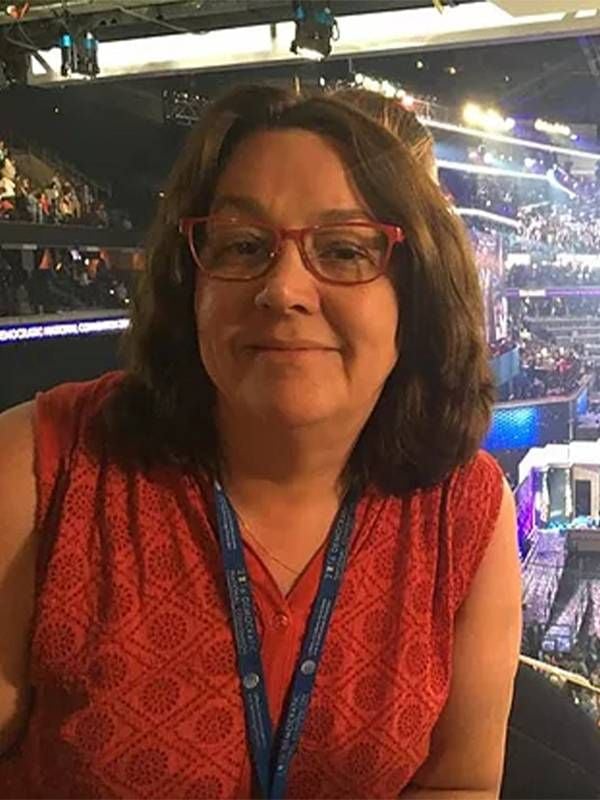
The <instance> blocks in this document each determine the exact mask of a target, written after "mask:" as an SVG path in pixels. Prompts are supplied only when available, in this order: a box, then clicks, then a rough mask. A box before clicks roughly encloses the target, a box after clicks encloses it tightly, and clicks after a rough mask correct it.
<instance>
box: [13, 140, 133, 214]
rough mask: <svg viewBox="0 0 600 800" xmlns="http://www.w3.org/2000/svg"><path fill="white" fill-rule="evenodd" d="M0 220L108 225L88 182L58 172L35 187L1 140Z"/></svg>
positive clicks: (104, 209)
mask: <svg viewBox="0 0 600 800" xmlns="http://www.w3.org/2000/svg"><path fill="white" fill-rule="evenodd" d="M0 220H8V221H13V222H15V221H18V222H32V223H37V224H57V225H68V224H78V225H91V226H94V227H107V226H108V225H109V224H111V219H110V214H109V211H108V209H107V207H106V203H105V202H104V200H102V199H100V198H99V197H97V196H96V195H95V193H94V190H93V189H92V188H91V186H90V185H89V184H88V183H86V182H83V181H81V182H79V183H77V182H76V181H75V180H74V179H71V178H69V177H67V176H65V175H61V174H58V173H57V174H55V175H54V176H53V177H52V178H51V179H50V181H48V182H46V183H45V184H39V183H38V184H37V185H36V184H34V183H33V181H32V180H31V179H30V177H28V176H26V175H23V174H21V173H20V172H19V170H18V167H17V162H16V160H15V158H14V157H13V155H12V153H11V151H10V149H9V147H8V145H7V144H6V142H4V141H3V140H1V139H0ZM120 221H121V224H122V226H123V227H125V228H129V229H130V228H131V227H132V226H131V222H130V221H129V220H128V218H127V217H126V216H123V217H122V219H121V220H120Z"/></svg>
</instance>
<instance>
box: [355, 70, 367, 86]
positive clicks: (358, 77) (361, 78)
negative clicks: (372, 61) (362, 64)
mask: <svg viewBox="0 0 600 800" xmlns="http://www.w3.org/2000/svg"><path fill="white" fill-rule="evenodd" d="M364 79H365V76H364V75H363V74H362V72H357V73H356V75H355V76H354V83H355V84H356V85H357V86H362V83H363V81H364Z"/></svg>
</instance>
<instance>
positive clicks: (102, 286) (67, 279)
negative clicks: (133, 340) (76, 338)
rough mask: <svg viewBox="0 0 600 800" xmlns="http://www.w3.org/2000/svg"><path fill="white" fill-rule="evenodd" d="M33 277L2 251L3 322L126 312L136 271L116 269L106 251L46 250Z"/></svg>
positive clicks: (0, 313) (0, 309)
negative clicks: (63, 314) (92, 312)
mask: <svg viewBox="0 0 600 800" xmlns="http://www.w3.org/2000/svg"><path fill="white" fill-rule="evenodd" d="M39 256H40V257H39V260H38V263H37V267H36V268H35V269H34V270H33V271H31V272H29V273H28V272H27V271H26V270H25V269H24V268H23V267H22V266H21V265H19V264H11V263H10V262H9V260H8V258H7V257H6V256H5V255H3V254H2V252H0V317H2V316H4V317H7V316H9V317H17V316H27V315H29V314H53V313H61V312H68V311H77V310H83V309H93V308H98V309H108V308H111V309H113V308H114V309H116V308H123V309H126V308H127V307H128V306H129V304H130V301H131V296H132V293H133V291H134V288H135V277H136V274H137V273H135V271H133V270H129V269H126V270H125V269H115V268H113V267H112V266H111V264H110V261H109V260H108V259H107V258H106V257H105V255H104V254H103V252H102V251H100V252H98V253H94V254H89V256H88V255H86V256H85V257H84V256H83V254H81V253H80V252H79V251H77V250H66V249H60V250H46V251H43V252H42V253H40V254H39Z"/></svg>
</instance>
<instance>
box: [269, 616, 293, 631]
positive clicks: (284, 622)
mask: <svg viewBox="0 0 600 800" xmlns="http://www.w3.org/2000/svg"><path fill="white" fill-rule="evenodd" d="M289 624H290V618H289V617H288V615H287V614H282V613H279V614H275V616H274V617H273V627H274V628H279V629H281V628H287V627H288V625H289Z"/></svg>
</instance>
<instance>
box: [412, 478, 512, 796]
mask: <svg viewBox="0 0 600 800" xmlns="http://www.w3.org/2000/svg"><path fill="white" fill-rule="evenodd" d="M520 643H521V570H520V563H519V555H518V548H517V534H516V520H515V506H514V501H513V498H512V494H511V491H510V487H509V486H508V484H507V483H505V484H504V493H503V498H502V506H501V509H500V516H499V518H498V522H497V524H496V528H495V531H494V535H493V538H492V541H491V542H490V545H489V547H488V550H487V552H486V554H485V556H484V559H483V561H482V563H481V566H480V567H479V570H478V572H477V574H476V576H475V579H474V581H473V584H472V586H471V589H470V591H469V594H468V596H467V598H466V599H465V601H464V603H463V605H462V606H461V608H460V610H459V612H458V614H457V619H456V627H455V645H454V660H453V676H452V682H451V687H450V696H449V698H448V702H447V703H446V706H445V708H444V711H443V712H442V715H441V716H440V718H439V720H438V723H437V725H436V727H435V729H434V732H433V735H432V741H431V751H430V754H429V757H428V759H427V761H426V762H425V763H424V764H423V766H422V767H421V769H420V770H419V771H418V772H417V774H416V775H415V776H414V778H413V782H412V783H411V785H410V786H409V787H408V788H407V789H406V791H405V792H403V793H402V795H401V797H402V798H403V800H404V798H422V800H427V798H431V800H435V799H436V798H440V800H441V799H442V798H444V797H447V798H450V797H451V798H453V800H460V799H461V798H465V800H476V799H477V800H484V798H485V799H486V800H487V798H497V797H498V794H499V791H500V783H501V780H502V771H503V766H504V750H505V743H506V727H507V723H508V716H509V713H510V707H511V701H512V695H513V683H514V678H515V675H516V672H517V666H518V658H519V648H520Z"/></svg>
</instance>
